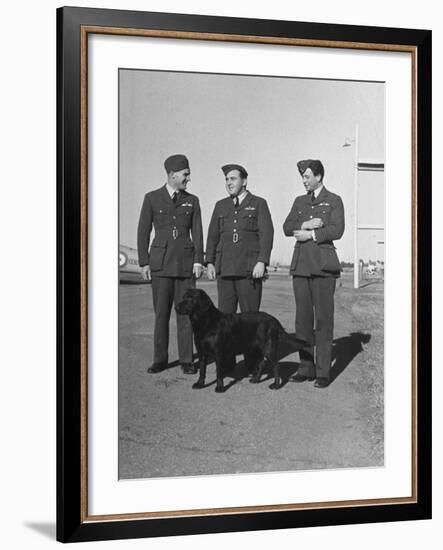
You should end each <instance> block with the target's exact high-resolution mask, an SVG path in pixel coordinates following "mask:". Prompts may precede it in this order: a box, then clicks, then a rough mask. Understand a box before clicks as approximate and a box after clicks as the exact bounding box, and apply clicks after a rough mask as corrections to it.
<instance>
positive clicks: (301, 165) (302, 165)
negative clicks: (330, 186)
mask: <svg viewBox="0 0 443 550" xmlns="http://www.w3.org/2000/svg"><path fill="white" fill-rule="evenodd" d="M297 168H298V171H299V172H300V174H301V175H302V176H303V174H304V173H305V172H306V170H307V169H308V168H310V169H311V170H312V172H313V173H314V174H323V173H324V168H323V164H322V163H321V161H319V160H313V159H306V160H299V161H298V162H297Z"/></svg>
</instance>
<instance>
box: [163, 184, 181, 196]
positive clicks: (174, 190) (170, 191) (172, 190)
mask: <svg viewBox="0 0 443 550" xmlns="http://www.w3.org/2000/svg"><path fill="white" fill-rule="evenodd" d="M166 190H167V191H168V193H169V196H170V197H171V198H172V195H173V194H174V193H177V195H178V191H177V189H174V188H173V187H171V186H170V185H169V183H166Z"/></svg>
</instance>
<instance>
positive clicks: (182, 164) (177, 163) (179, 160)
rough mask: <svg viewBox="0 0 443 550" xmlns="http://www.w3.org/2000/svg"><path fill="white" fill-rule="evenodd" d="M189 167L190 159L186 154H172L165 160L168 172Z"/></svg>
mask: <svg viewBox="0 0 443 550" xmlns="http://www.w3.org/2000/svg"><path fill="white" fill-rule="evenodd" d="M187 168H189V161H188V159H187V158H186V157H185V155H171V156H170V157H168V158H167V159H166V160H165V169H166V172H167V173H168V174H169V172H180V170H186V169H187Z"/></svg>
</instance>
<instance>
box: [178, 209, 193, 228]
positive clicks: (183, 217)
mask: <svg viewBox="0 0 443 550" xmlns="http://www.w3.org/2000/svg"><path fill="white" fill-rule="evenodd" d="M177 217H178V219H179V220H180V223H181V224H182V225H184V226H185V227H189V226H190V225H191V220H192V210H189V208H187V209H185V208H183V209H182V210H179V212H178V216H177Z"/></svg>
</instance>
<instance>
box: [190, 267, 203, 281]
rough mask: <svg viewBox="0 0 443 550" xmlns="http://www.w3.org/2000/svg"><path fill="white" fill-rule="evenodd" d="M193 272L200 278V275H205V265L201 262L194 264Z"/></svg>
mask: <svg viewBox="0 0 443 550" xmlns="http://www.w3.org/2000/svg"><path fill="white" fill-rule="evenodd" d="M192 272H193V274H194V277H195V278H196V279H200V277H201V276H202V275H203V266H202V265H200V264H194V267H193V269H192Z"/></svg>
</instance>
